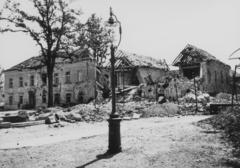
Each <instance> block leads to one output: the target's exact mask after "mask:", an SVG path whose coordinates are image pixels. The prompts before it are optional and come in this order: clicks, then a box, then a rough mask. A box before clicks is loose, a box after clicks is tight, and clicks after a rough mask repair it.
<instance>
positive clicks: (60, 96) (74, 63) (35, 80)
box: [4, 50, 104, 109]
mask: <svg viewBox="0 0 240 168" xmlns="http://www.w3.org/2000/svg"><path fill="white" fill-rule="evenodd" d="M41 60H42V57H41V56H37V57H32V58H30V59H28V60H26V61H24V62H22V63H20V64H18V65H16V66H14V67H12V68H10V69H7V70H5V71H4V74H5V90H4V92H5V109H17V108H19V105H20V104H21V105H22V104H24V105H26V107H28V108H30V109H33V108H37V107H42V106H45V107H46V106H47V102H48V96H47V95H48V87H47V85H48V82H47V81H48V80H47V69H46V66H44V65H43V63H42V61H41ZM96 71H97V70H96V66H95V63H94V61H93V59H92V54H91V53H90V52H85V50H77V51H75V52H74V56H73V57H71V58H69V57H66V56H64V55H63V56H61V57H58V58H56V64H55V67H54V73H53V87H54V88H53V95H54V104H55V105H59V104H71V103H72V104H78V103H86V102H89V101H90V100H92V99H94V98H95V94H96V92H95V75H96V74H98V73H95V72H96ZM97 83H98V84H99V85H101V86H104V84H102V80H100V81H98V82H97Z"/></svg>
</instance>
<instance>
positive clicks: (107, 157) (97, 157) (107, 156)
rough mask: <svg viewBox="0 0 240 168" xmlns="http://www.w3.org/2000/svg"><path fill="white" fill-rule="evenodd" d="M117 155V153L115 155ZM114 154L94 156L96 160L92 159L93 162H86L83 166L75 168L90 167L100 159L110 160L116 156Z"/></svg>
mask: <svg viewBox="0 0 240 168" xmlns="http://www.w3.org/2000/svg"><path fill="white" fill-rule="evenodd" d="M116 154H117V153H116ZM116 154H110V153H107V152H106V153H104V154H100V155H97V156H96V159H94V160H92V161H90V162H87V163H85V164H84V165H81V166H78V167H76V168H85V167H86V166H88V165H90V164H93V163H95V162H97V161H99V160H101V159H110V158H112V157H113V156H114V155H116Z"/></svg>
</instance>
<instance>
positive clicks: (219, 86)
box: [179, 60, 231, 94]
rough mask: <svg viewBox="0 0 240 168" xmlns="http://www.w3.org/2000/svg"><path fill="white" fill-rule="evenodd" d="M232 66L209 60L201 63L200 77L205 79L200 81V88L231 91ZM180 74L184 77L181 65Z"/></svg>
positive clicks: (203, 89) (210, 90)
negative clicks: (230, 73)
mask: <svg viewBox="0 0 240 168" xmlns="http://www.w3.org/2000/svg"><path fill="white" fill-rule="evenodd" d="M230 69H231V67H230V66H229V65H226V64H224V63H222V62H219V61H215V60H208V61H205V62H202V63H201V64H200V78H202V79H203V81H202V82H201V83H200V90H201V91H204V92H207V93H210V94H216V93H219V92H225V93H230V92H231V85H230V81H229V79H230V75H229V71H230ZM179 74H180V76H182V77H183V71H182V68H181V66H180V68H179Z"/></svg>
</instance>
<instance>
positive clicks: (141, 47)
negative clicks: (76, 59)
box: [0, 0, 240, 69]
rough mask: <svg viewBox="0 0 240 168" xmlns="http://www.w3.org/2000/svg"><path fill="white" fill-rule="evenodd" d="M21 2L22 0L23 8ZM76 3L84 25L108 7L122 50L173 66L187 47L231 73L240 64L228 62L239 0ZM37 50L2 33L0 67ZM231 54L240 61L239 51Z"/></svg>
mask: <svg viewBox="0 0 240 168" xmlns="http://www.w3.org/2000/svg"><path fill="white" fill-rule="evenodd" d="M25 1H27V0H21V5H22V6H24V5H26V4H27V3H26V2H25ZM3 2H4V0H1V1H0V7H1V6H2V5H3ZM77 5H78V6H79V8H81V9H82V10H83V12H84V14H83V15H82V17H81V18H80V20H81V21H82V22H85V21H86V19H87V18H88V17H89V16H90V15H91V14H92V13H96V14H97V15H98V16H101V17H102V18H103V20H108V18H109V7H110V6H111V7H112V9H113V11H114V13H115V15H116V16H117V17H118V19H119V21H120V22H121V23H122V29H123V33H122V42H121V44H120V46H119V49H120V50H124V51H128V52H132V53H136V54H141V55H146V56H151V57H154V58H156V59H166V61H167V63H168V64H171V63H172V62H173V60H174V59H175V58H176V57H177V56H178V54H179V53H180V52H181V51H182V49H183V48H184V47H185V46H186V45H187V44H191V45H194V46H196V47H198V48H201V49H203V50H205V51H207V52H209V53H210V54H212V55H213V56H215V57H217V59H219V60H220V61H222V62H224V63H226V64H229V65H231V67H232V69H233V67H234V65H236V64H239V63H240V60H238V59H234V60H229V59H228V57H229V55H230V54H231V53H232V52H234V51H235V50H236V49H238V48H240V10H239V7H240V0H77V2H76V5H75V6H77ZM27 8H28V9H29V10H31V8H32V7H31V6H28V7H27ZM0 26H1V23H0ZM39 49H40V48H39V47H38V46H36V43H35V42H34V41H33V40H32V39H31V38H30V37H29V36H27V35H25V34H23V33H6V34H0V65H2V66H3V68H4V69H8V68H10V67H12V66H14V65H16V64H18V63H20V62H22V61H24V60H26V59H28V58H30V57H32V56H37V55H38V53H39ZM235 56H239V57H240V52H239V53H237V54H236V55H235Z"/></svg>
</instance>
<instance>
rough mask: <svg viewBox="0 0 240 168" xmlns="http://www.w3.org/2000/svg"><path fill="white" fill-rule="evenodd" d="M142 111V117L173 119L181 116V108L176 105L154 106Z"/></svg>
mask: <svg viewBox="0 0 240 168" xmlns="http://www.w3.org/2000/svg"><path fill="white" fill-rule="evenodd" d="M140 111H141V117H143V118H148V117H166V116H168V117H172V116H175V115H178V114H179V108H178V105H177V104H174V103H164V104H153V105H151V106H149V107H146V108H144V109H142V110H140Z"/></svg>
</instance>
